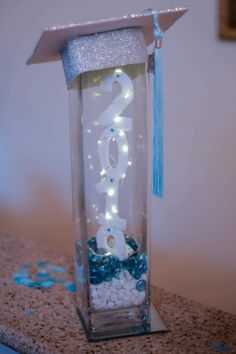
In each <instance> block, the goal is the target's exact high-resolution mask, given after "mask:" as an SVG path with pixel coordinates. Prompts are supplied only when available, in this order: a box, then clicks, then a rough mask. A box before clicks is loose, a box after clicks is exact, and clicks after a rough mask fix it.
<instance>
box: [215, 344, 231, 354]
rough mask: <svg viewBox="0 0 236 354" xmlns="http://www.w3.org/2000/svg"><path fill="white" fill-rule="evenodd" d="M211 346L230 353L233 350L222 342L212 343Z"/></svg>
mask: <svg viewBox="0 0 236 354" xmlns="http://www.w3.org/2000/svg"><path fill="white" fill-rule="evenodd" d="M210 348H211V349H217V350H219V351H220V352H221V353H230V352H231V349H230V348H229V347H228V346H227V345H225V344H223V343H221V342H213V343H212V344H211V346H210Z"/></svg>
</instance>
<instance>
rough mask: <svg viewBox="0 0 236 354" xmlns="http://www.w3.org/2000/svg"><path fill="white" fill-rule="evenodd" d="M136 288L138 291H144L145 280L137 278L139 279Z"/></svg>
mask: <svg viewBox="0 0 236 354" xmlns="http://www.w3.org/2000/svg"><path fill="white" fill-rule="evenodd" d="M136 289H137V290H138V291H139V292H141V291H144V290H145V289H146V281H145V280H139V281H137V284H136Z"/></svg>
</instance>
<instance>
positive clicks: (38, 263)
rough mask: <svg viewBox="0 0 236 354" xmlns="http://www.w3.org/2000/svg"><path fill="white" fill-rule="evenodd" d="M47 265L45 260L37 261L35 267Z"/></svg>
mask: <svg viewBox="0 0 236 354" xmlns="http://www.w3.org/2000/svg"><path fill="white" fill-rule="evenodd" d="M47 264H48V261H47V260H43V261H38V262H37V263H36V265H37V266H38V267H45V265H47Z"/></svg>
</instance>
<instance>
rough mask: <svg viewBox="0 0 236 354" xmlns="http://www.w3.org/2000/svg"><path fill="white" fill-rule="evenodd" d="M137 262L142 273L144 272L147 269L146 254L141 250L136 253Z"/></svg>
mask: <svg viewBox="0 0 236 354" xmlns="http://www.w3.org/2000/svg"><path fill="white" fill-rule="evenodd" d="M137 262H138V268H139V269H140V270H141V272H142V273H146V271H147V255H146V254H145V253H143V252H138V253H137Z"/></svg>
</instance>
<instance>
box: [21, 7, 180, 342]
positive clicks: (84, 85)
mask: <svg viewBox="0 0 236 354" xmlns="http://www.w3.org/2000/svg"><path fill="white" fill-rule="evenodd" d="M186 11H187V9H185V8H178V9H173V10H166V11H160V12H158V11H155V10H147V11H145V12H143V13H140V14H132V15H129V16H124V17H121V18H111V19H108V20H101V21H95V22H87V23H82V24H78V25H69V26H62V27H52V28H48V29H46V30H45V31H44V32H43V34H42V36H41V38H40V40H39V41H38V43H37V46H36V48H35V50H34V52H33V54H32V56H31V57H30V58H29V60H28V64H34V63H42V62H49V61H55V60H60V59H61V60H62V64H63V67H64V72H65V78H66V83H67V86H68V92H69V99H70V127H71V129H70V130H71V155H72V187H73V210H74V225H75V235H76V243H75V249H76V261H75V270H76V282H77V308H78V313H79V315H80V318H81V321H82V323H83V326H84V329H85V331H86V334H87V337H88V339H89V340H98V339H105V338H112V337H118V336H127V335H134V334H144V333H152V332H158V331H165V330H166V327H165V325H164V324H163V322H162V320H161V319H160V317H159V315H158V313H157V312H156V310H155V309H154V307H153V306H152V304H151V302H150V252H149V248H150V241H149V238H150V235H149V213H148V212H149V210H148V202H147V201H148V199H149V196H150V193H151V190H149V189H151V188H149V185H152V194H153V195H155V196H159V197H162V194H163V104H162V72H161V43H162V37H163V32H165V31H166V30H168V29H169V28H170V27H171V26H172V25H173V24H174V22H175V21H176V20H178V19H179V18H180V17H181V16H182V15H183V14H184V13H185V12H186ZM152 43H154V50H153V53H151V55H148V51H147V46H149V45H151V44H152ZM148 72H151V74H148ZM152 74H153V79H152V80H151V81H152V85H153V114H152V116H153V123H152V132H153V134H152V135H153V138H152V171H151V173H150V172H149V165H150V164H149V160H151V159H149V156H148V155H149V151H150V146H149V145H150V144H149V140H150V139H149V131H148V127H149V126H150V123H149V115H148V111H149V109H148V107H149V101H148V99H149V97H148V95H147V92H148V86H149V85H148V84H149V81H148V80H147V78H148V77H149V75H152ZM149 176H152V183H150V181H148V177H149Z"/></svg>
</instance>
